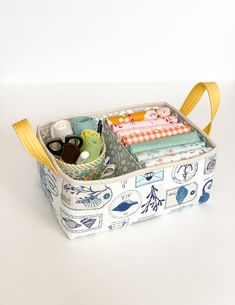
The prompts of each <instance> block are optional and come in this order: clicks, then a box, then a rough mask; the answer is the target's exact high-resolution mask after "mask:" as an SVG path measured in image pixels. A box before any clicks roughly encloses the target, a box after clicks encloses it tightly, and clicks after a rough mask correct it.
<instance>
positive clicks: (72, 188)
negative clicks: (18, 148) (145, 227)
mask: <svg viewBox="0 0 235 305" xmlns="http://www.w3.org/2000/svg"><path fill="white" fill-rule="evenodd" d="M205 91H207V93H208V96H209V100H210V107H211V119H210V122H209V124H208V125H207V126H206V127H205V128H204V130H201V129H200V128H199V127H197V126H196V125H195V124H194V123H193V122H192V121H191V120H189V119H188V118H187V117H186V116H187V115H188V114H189V113H190V112H191V111H192V110H193V108H194V107H195V106H196V104H197V103H198V102H199V100H200V98H201V96H202V95H203V93H204V92H205ZM219 102H220V93H219V89H218V86H217V85H216V83H198V84H197V85H196V86H195V87H194V88H193V89H192V91H191V92H190V93H189V95H188V97H187V98H186V100H185V102H184V103H183V105H182V107H181V108H180V110H179V111H178V110H176V109H175V108H174V107H173V106H171V105H169V104H168V103H165V102H164V103H147V104H142V105H137V106H132V107H127V108H125V107H121V108H119V109H115V110H111V111H110V110H109V111H105V112H102V113H95V114H94V113H93V114H91V113H89V114H85V115H88V116H91V117H93V118H95V119H96V120H97V121H98V120H99V119H104V118H106V117H108V116H113V115H119V114H125V113H131V112H136V111H144V110H147V109H150V108H151V107H153V106H155V107H156V106H167V107H170V108H171V110H172V112H174V113H175V115H177V116H178V118H179V121H180V122H183V123H186V124H188V125H190V126H191V127H192V128H193V129H195V130H196V131H197V132H198V133H199V135H200V137H201V139H203V141H205V142H206V144H207V145H208V146H210V147H211V150H210V151H209V152H207V153H205V154H203V155H200V156H198V157H194V158H190V159H187V160H181V161H177V162H174V163H169V164H164V165H158V166H154V167H148V168H143V167H142V166H141V165H140V164H139V163H138V162H137V161H136V160H135V159H134V158H133V157H132V155H131V154H130V153H129V152H128V150H127V149H126V148H125V147H124V146H123V145H122V144H121V142H120V141H119V140H118V139H117V138H116V137H115V136H114V135H113V133H112V132H111V130H110V129H109V127H108V125H104V128H103V137H104V139H105V143H106V149H107V156H109V157H110V160H111V163H114V164H115V165H116V170H115V173H114V176H113V177H112V178H107V179H100V180H87V181H83V180H75V179H72V178H71V177H69V176H68V175H66V174H65V173H64V172H63V171H62V170H61V168H60V167H59V166H58V164H57V162H56V161H55V158H54V156H53V155H52V154H51V153H50V152H49V151H48V150H47V148H46V145H45V143H46V141H47V140H48V138H49V137H50V127H51V125H52V124H53V122H50V123H47V124H43V125H40V126H38V129H37V137H36V136H35V134H34V132H33V130H32V129H31V127H30V125H29V124H28V122H27V120H22V121H19V122H17V123H15V124H14V125H13V127H14V129H15V131H16V133H17V134H18V136H19V138H20V140H21V141H22V143H23V145H24V146H25V148H26V149H27V150H28V152H29V153H30V154H31V155H32V156H33V157H35V158H36V160H37V161H38V173H39V177H40V185H41V188H42V190H43V192H44V194H45V196H46V198H47V200H48V201H49V203H50V205H51V207H52V209H53V211H54V213H55V215H56V217H57V220H58V222H59V224H60V226H61V227H62V229H63V230H64V232H65V233H66V235H67V236H68V237H69V238H70V239H75V238H78V237H80V236H85V235H88V234H92V233H98V232H102V231H106V230H113V229H116V228H121V227H124V226H127V225H129V224H131V223H135V222H138V221H142V220H147V219H150V218H153V217H156V216H160V215H164V214H169V213H175V212H177V211H180V210H183V209H185V208H188V207H191V206H194V205H197V204H203V203H205V202H208V200H209V198H210V196H211V188H212V185H213V174H214V169H215V163H216V145H215V144H214V143H213V142H212V140H211V139H210V138H209V137H208V134H210V131H211V128H212V122H213V119H214V117H215V115H216V112H217V110H218V107H219ZM79 115H80V114H79ZM82 115H84V114H82ZM66 119H68V120H71V119H72V118H66ZM156 225H159V224H156Z"/></svg>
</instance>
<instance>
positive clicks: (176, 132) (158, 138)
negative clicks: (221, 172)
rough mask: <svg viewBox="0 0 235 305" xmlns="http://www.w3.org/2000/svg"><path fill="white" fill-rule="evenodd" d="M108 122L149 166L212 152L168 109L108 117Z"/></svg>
mask: <svg viewBox="0 0 235 305" xmlns="http://www.w3.org/2000/svg"><path fill="white" fill-rule="evenodd" d="M107 123H108V125H109V126H110V128H111V129H112V131H113V132H114V133H115V134H116V136H117V137H118V138H119V139H120V141H121V142H122V143H123V144H124V145H125V146H126V147H127V149H128V150H129V152H130V153H131V154H132V155H133V156H134V157H135V159H136V160H137V161H138V162H139V163H141V164H142V165H143V166H145V167H150V166H156V165H160V164H165V163H170V162H175V161H180V160H184V159H189V158H192V157H196V156H199V155H201V154H204V153H206V152H208V151H210V150H211V148H210V147H206V143H205V142H203V141H202V140H201V138H200V137H199V135H198V133H197V131H195V130H193V129H192V127H191V126H189V125H186V124H184V123H181V122H179V119H178V117H177V116H176V115H174V113H172V111H171V109H170V108H168V107H156V108H154V109H150V110H147V111H142V112H135V113H131V114H125V115H119V116H113V117H108V118H107Z"/></svg>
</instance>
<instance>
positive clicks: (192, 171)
mask: <svg viewBox="0 0 235 305" xmlns="http://www.w3.org/2000/svg"><path fill="white" fill-rule="evenodd" d="M197 170H198V163H197V162H194V163H188V164H183V165H179V166H176V167H175V168H174V169H173V171H172V179H173V180H174V181H175V182H176V183H179V184H181V183H185V182H188V181H189V180H191V179H192V178H193V177H194V176H195V175H196V173H197Z"/></svg>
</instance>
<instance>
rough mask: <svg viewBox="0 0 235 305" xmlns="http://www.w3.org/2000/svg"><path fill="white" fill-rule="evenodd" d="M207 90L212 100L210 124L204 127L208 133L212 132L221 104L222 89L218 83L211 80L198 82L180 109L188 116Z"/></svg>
mask: <svg viewBox="0 0 235 305" xmlns="http://www.w3.org/2000/svg"><path fill="white" fill-rule="evenodd" d="M205 91H207V93H208V96H209V100H210V107H211V119H210V122H209V123H208V125H207V126H206V127H205V128H204V131H205V132H206V133H207V134H210V132H211V129H212V123H213V120H214V118H215V115H216V113H217V110H218V108H219V104H220V91H219V87H218V86H217V84H216V83H213V82H211V83H198V84H196V85H195V86H194V87H193V89H192V90H191V91H190V93H189V94H188V96H187V97H186V99H185V101H184V103H183V104H182V106H181V108H180V111H181V112H182V113H183V114H184V115H186V116H187V115H188V114H189V113H190V112H191V111H192V110H193V109H194V107H195V106H196V105H197V104H198V102H199V100H200V98H201V97H202V95H203V93H204V92H205Z"/></svg>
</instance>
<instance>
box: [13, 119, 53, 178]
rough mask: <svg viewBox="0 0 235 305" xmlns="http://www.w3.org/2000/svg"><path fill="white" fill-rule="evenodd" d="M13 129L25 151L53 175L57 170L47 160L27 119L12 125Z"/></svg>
mask: <svg viewBox="0 0 235 305" xmlns="http://www.w3.org/2000/svg"><path fill="white" fill-rule="evenodd" d="M12 126H13V128H14V129H15V132H16V134H17V135H18V137H19V139H20V141H21V142H22V144H23V145H24V147H25V149H26V150H27V151H28V152H29V153H30V154H31V155H32V156H33V157H34V158H35V159H36V160H38V161H39V162H40V163H42V164H45V165H46V166H48V167H49V168H50V169H52V170H53V171H54V172H55V173H57V170H56V168H55V166H54V165H53V163H52V162H51V160H50V159H49V158H48V156H47V154H46V153H45V151H44V149H43V147H42V145H41V143H40V142H39V140H38V138H37V137H36V135H35V133H34V131H33V129H32V127H31V126H30V124H29V122H28V120H27V119H24V120H21V121H19V122H16V123H15V124H13V125H12Z"/></svg>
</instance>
